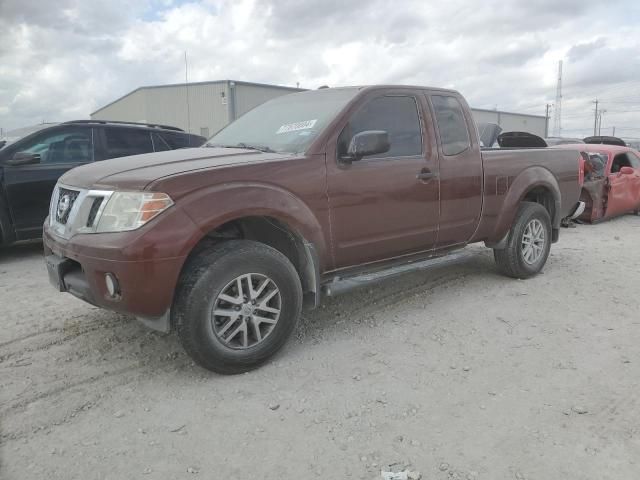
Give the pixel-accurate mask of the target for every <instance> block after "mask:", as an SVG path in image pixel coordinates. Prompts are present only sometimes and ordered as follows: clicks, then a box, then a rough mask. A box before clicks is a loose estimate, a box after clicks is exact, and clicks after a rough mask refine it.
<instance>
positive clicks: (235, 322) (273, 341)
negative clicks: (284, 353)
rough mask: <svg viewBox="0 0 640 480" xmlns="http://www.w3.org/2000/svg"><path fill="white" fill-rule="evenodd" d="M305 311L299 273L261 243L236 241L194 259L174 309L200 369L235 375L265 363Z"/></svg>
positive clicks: (186, 346)
mask: <svg viewBox="0 0 640 480" xmlns="http://www.w3.org/2000/svg"><path fill="white" fill-rule="evenodd" d="M301 308H302V287H301V285H300V278H299V276H298V274H297V272H296V269H295V267H294V266H293V265H292V264H291V262H290V261H289V259H287V257H285V256H284V255H283V254H282V253H280V252H279V251H278V250H275V249H273V248H271V247H269V246H267V245H264V244H262V243H258V242H253V241H248V240H232V241H227V242H224V243H221V244H218V245H216V246H215V247H213V248H212V250H211V251H205V252H201V253H199V254H197V255H196V256H195V257H194V258H191V259H190V260H189V262H188V264H187V265H186V267H185V271H184V273H183V275H182V277H181V280H180V285H179V287H178V292H177V295H176V301H175V303H174V309H173V315H174V317H173V318H174V325H175V326H176V327H177V331H178V336H179V337H180V340H181V342H182V345H183V346H184V349H185V350H186V351H187V353H188V354H189V355H190V356H191V357H192V358H193V359H194V360H195V361H196V363H198V364H199V365H201V366H202V367H204V368H206V369H208V370H212V371H214V372H217V373H222V374H236V373H242V372H246V371H248V370H251V369H253V368H256V367H258V366H260V365H261V364H263V363H264V362H266V361H267V360H268V359H269V358H270V357H271V356H272V355H274V354H275V353H276V352H277V351H278V350H279V349H280V348H281V347H282V346H283V345H284V343H285V342H286V340H287V339H288V338H289V336H290V335H291V332H293V330H294V328H295V326H296V323H297V321H298V318H299V317H300V312H301Z"/></svg>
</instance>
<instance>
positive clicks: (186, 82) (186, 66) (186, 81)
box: [184, 50, 191, 146]
mask: <svg viewBox="0 0 640 480" xmlns="http://www.w3.org/2000/svg"><path fill="white" fill-rule="evenodd" d="M184 88H185V91H186V94H187V133H188V134H189V135H188V137H189V146H191V108H190V106H189V64H188V63H187V51H186V50H185V52H184Z"/></svg>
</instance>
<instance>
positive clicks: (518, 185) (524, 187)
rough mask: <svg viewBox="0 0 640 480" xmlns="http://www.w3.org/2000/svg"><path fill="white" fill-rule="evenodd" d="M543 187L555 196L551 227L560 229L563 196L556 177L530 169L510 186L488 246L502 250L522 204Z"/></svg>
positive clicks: (544, 171)
mask: <svg viewBox="0 0 640 480" xmlns="http://www.w3.org/2000/svg"><path fill="white" fill-rule="evenodd" d="M538 187H543V188H545V189H546V190H548V191H549V192H550V193H551V195H552V196H553V202H554V211H553V215H552V218H551V225H552V228H553V229H554V230H556V231H557V230H558V229H559V228H560V221H561V220H562V219H561V218H560V215H561V213H560V212H561V201H562V199H561V196H560V187H559V185H558V181H557V180H556V178H555V177H554V175H553V174H552V173H551V172H550V171H549V170H547V169H546V168H544V167H540V166H533V167H529V168H527V169H525V170H523V171H522V172H520V174H519V175H518V176H517V177H516V178H515V179H514V180H513V182H511V183H510V185H509V190H508V192H507V194H506V195H505V197H504V200H503V202H502V210H501V211H500V214H499V215H498V219H497V220H496V225H495V228H494V230H493V233H492V235H491V236H490V237H489V239H488V240H487V242H486V244H487V246H490V247H491V248H500V246H501V245H503V244H504V243H505V240H506V238H507V236H508V235H509V230H511V226H512V225H513V222H514V220H515V217H516V214H517V212H518V208H519V206H520V203H521V202H522V200H523V199H524V197H525V196H526V195H527V194H528V193H529V192H530V191H532V190H534V189H535V188H538Z"/></svg>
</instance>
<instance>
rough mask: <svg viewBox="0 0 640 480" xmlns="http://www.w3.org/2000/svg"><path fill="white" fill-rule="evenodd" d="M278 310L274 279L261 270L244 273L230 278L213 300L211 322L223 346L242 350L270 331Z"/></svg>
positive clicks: (279, 294) (279, 296) (278, 316)
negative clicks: (260, 271) (259, 271)
mask: <svg viewBox="0 0 640 480" xmlns="http://www.w3.org/2000/svg"><path fill="white" fill-rule="evenodd" d="M281 310H282V296H281V293H280V289H279V288H278V286H277V285H276V284H275V282H274V281H273V280H272V279H271V278H269V277H267V276H266V275H263V274H261V273H246V274H243V275H240V276H239V277H236V278H234V279H233V280H231V281H230V282H229V283H228V284H227V285H226V286H225V287H224V288H223V289H222V290H221V292H220V294H219V295H218V297H217V298H216V300H215V302H213V308H212V309H211V326H212V328H213V332H214V333H215V335H216V337H218V339H220V341H221V342H222V343H223V344H224V345H225V346H227V347H229V348H233V349H237V350H244V349H247V348H251V347H254V346H256V345H258V344H259V343H261V342H263V341H264V339H265V338H267V337H268V336H269V335H270V334H271V332H272V331H273V329H274V328H275V326H276V324H277V323H278V320H279V318H280V312H281Z"/></svg>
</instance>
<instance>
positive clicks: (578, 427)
mask: <svg viewBox="0 0 640 480" xmlns="http://www.w3.org/2000/svg"><path fill="white" fill-rule="evenodd" d="M639 240H640V218H638V217H634V216H626V217H623V218H619V219H616V220H613V221H611V222H607V223H604V224H600V225H595V226H578V228H575V229H564V230H563V231H562V236H561V241H560V243H558V244H556V245H554V247H553V248H552V252H551V257H550V259H549V262H548V264H547V266H546V268H545V270H544V273H543V274H542V275H540V276H538V277H536V278H534V279H531V280H528V281H516V280H511V279H507V278H503V277H501V276H499V275H498V274H497V273H496V271H495V267H494V264H493V259H492V256H491V252H490V251H489V250H486V249H484V248H482V247H479V246H474V247H470V248H468V249H467V251H468V252H469V258H468V259H467V260H466V261H465V262H464V263H461V264H458V265H456V266H448V267H446V266H445V267H439V268H438V269H436V270H433V271H430V272H429V273H428V274H427V273H425V272H419V273H412V274H408V275H405V276H404V277H402V278H400V279H395V280H391V281H387V282H385V283H383V284H380V285H378V286H375V287H372V288H368V289H365V290H362V291H357V292H353V293H348V294H345V295H344V296H341V297H337V298H334V299H329V300H328V301H327V302H326V303H325V305H324V307H323V308H322V309H319V310H316V311H313V312H307V313H306V314H305V316H304V319H303V322H302V323H301V325H300V326H299V328H298V331H297V334H296V338H293V339H292V341H290V342H289V344H288V345H287V347H286V348H285V349H284V351H283V352H282V353H281V354H279V355H278V356H277V358H276V359H275V361H273V362H272V363H270V364H268V365H266V366H265V367H263V368H261V369H259V370H257V371H255V372H252V373H248V374H244V375H240V376H235V377H223V376H218V375H215V374H212V373H209V372H207V371H205V370H202V369H201V368H199V367H196V366H194V365H193V364H192V362H191V361H190V359H189V358H188V357H187V356H186V355H185V354H184V353H183V351H182V349H181V347H180V345H179V343H178V341H177V339H176V337H175V336H166V335H161V334H158V333H155V332H151V331H148V330H146V329H145V328H144V327H143V326H141V325H140V324H139V323H138V322H137V321H135V320H132V319H129V318H127V317H124V316H121V315H117V314H114V313H110V312H105V311H101V310H99V309H96V308H93V307H91V306H88V305H86V304H84V303H82V302H81V301H79V300H76V299H75V298H73V297H71V296H70V295H67V294H60V293H56V292H55V291H54V290H53V289H52V288H51V287H50V286H49V285H48V281H47V277H46V273H45V269H44V266H43V262H42V258H41V245H37V244H36V245H25V246H18V247H12V248H8V249H5V250H2V251H0V309H1V310H0V318H1V319H2V329H1V330H0V372H1V377H0V383H1V390H0V418H1V422H2V423H1V426H0V428H1V432H0V435H1V436H0V442H1V443H0V452H1V454H0V455H1V456H0V462H1V465H0V478H2V479H6V480H13V479H40V478H42V479H65V480H66V479H76V478H77V479H83V480H85V479H130V478H144V479H174V478H175V479H187V478H188V479H197V478H207V479H225V480H230V479H257V478H260V479H262V478H264V479H308V478H323V479H329V478H331V479H342V478H353V479H376V478H381V473H380V471H381V469H387V468H388V467H387V465H389V464H393V468H394V469H396V470H398V469H402V468H404V467H405V466H407V467H409V468H410V469H411V470H413V471H419V472H421V473H422V478H423V479H429V480H430V479H439V480H445V479H446V480H455V479H459V480H467V479H470V480H474V479H490V480H496V479H518V480H520V479H539V480H550V479H554V480H555V479H563V480H566V479H598V480H604V479H624V480H632V479H636V478H640V314H639V313H638V312H639V307H640V302H639V299H640V297H639V295H638V291H639V289H640V248H638V245H639Z"/></svg>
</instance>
